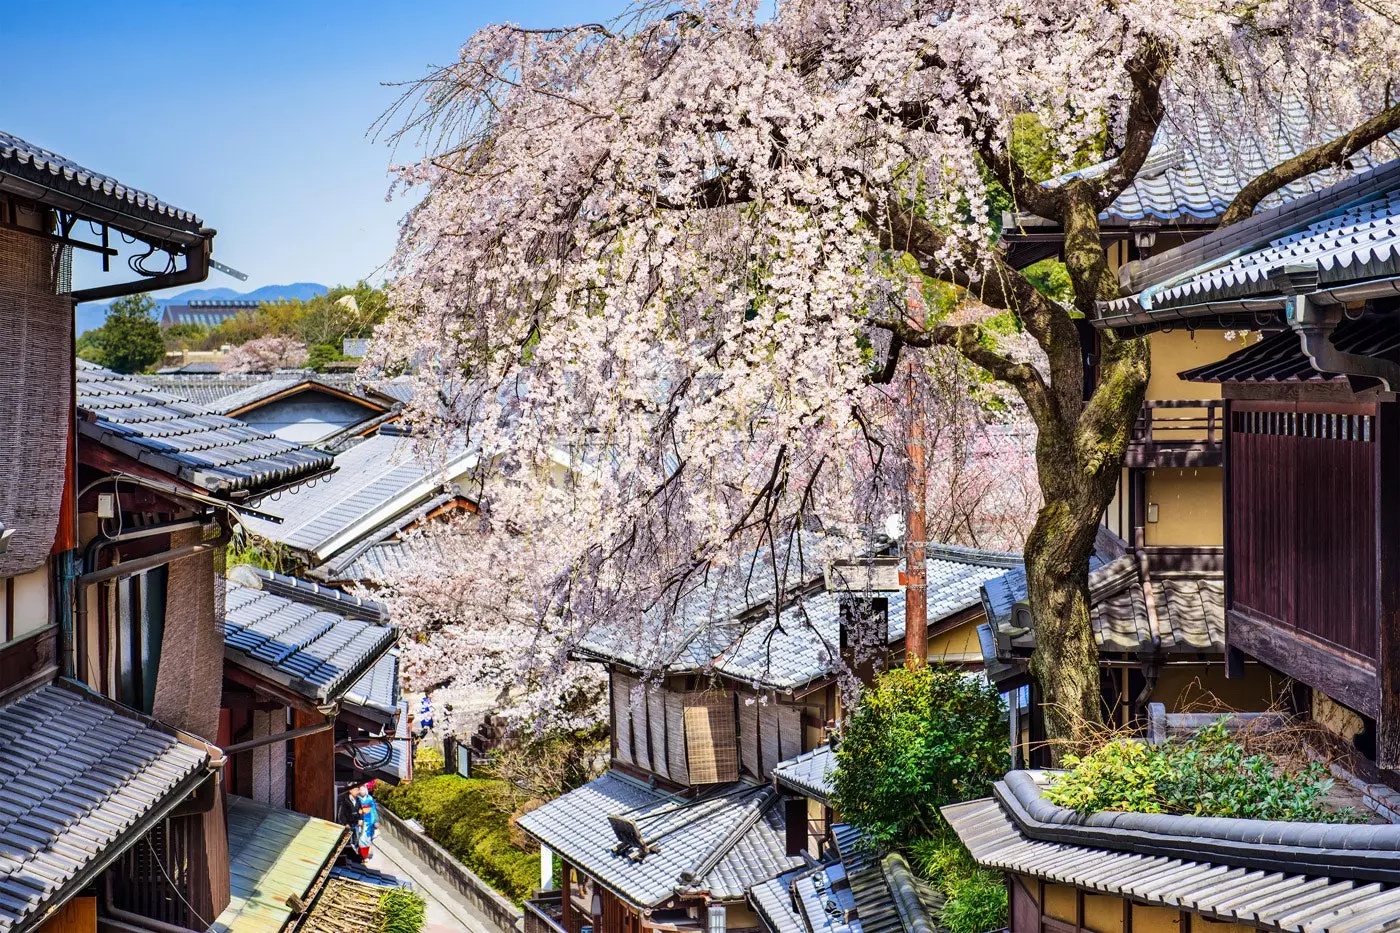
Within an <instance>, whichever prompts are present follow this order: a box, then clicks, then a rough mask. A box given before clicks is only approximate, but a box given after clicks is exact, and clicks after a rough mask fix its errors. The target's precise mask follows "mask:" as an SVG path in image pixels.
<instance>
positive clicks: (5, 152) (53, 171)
mask: <svg viewBox="0 0 1400 933" xmlns="http://www.w3.org/2000/svg"><path fill="white" fill-rule="evenodd" d="M0 174H10V175H14V176H16V177H17V178H22V179H24V180H25V181H29V182H31V183H34V184H39V185H43V186H45V187H58V188H60V189H62V190H64V191H66V192H68V193H71V194H73V195H75V196H77V197H80V198H82V199H83V200H85V201H88V202H90V203H93V204H97V205H100V206H102V207H105V208H108V209H109V210H115V211H118V212H120V213H122V214H126V215H129V216H132V217H135V218H139V219H142V220H148V219H154V220H158V221H159V222H160V223H162V224H168V225H171V226H173V227H176V228H178V229H180V230H184V231H187V232H197V231H198V230H199V227H200V221H199V218H198V217H196V216H195V215H194V214H193V213H191V212H189V211H185V210H181V209H180V208H178V207H173V206H171V205H169V204H167V203H165V202H164V201H162V200H160V199H159V198H157V197H155V196H154V195H151V194H147V193H146V192H144V191H141V190H138V189H136V188H132V187H130V186H128V185H124V184H122V183H121V182H119V181H117V180H116V179H115V178H112V177H110V176H108V175H103V174H101V173H100V172H94V171H92V170H91V169H86V168H83V167H82V166H81V165H79V164H78V163H76V162H74V161H73V160H72V159H66V158H64V157H63V156H61V155H58V154H57V153H54V152H50V151H49V150H47V149H44V148H42V147H40V146H36V145H35V144H34V143H31V142H27V141H25V140H23V139H20V138H19V137H18V136H14V135H12V134H10V133H4V132H0Z"/></svg>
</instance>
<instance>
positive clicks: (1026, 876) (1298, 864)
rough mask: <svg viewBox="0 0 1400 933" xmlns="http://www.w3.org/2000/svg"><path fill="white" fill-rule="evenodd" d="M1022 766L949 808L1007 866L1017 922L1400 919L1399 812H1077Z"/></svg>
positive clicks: (1061, 925)
mask: <svg viewBox="0 0 1400 933" xmlns="http://www.w3.org/2000/svg"><path fill="white" fill-rule="evenodd" d="M1047 779H1048V776H1047V775H1046V774H1045V773H1044V772H1037V771H1013V772H1011V773H1010V774H1007V775H1006V778H1005V780H1003V781H1000V782H998V783H997V784H996V786H995V794H994V796H992V797H987V798H983V799H981V800H973V801H969V802H967V803H960V804H954V805H952V806H948V807H944V808H943V811H942V812H943V816H944V817H945V818H946V819H947V821H948V823H949V825H951V826H952V828H953V830H954V832H956V833H957V834H958V837H959V838H960V839H962V841H963V842H964V843H965V844H966V845H967V848H968V850H969V851H970V852H971V853H972V857H973V858H974V859H976V860H977V862H978V863H979V864H981V865H983V866H985V867H988V868H993V869H998V870H1000V871H1003V872H1005V873H1006V884H1007V893H1008V900H1009V902H1010V916H1009V917H1008V923H1007V927H1006V930H1007V933H1204V931H1215V930H1222V931H1226V930H1239V931H1243V930H1273V931H1309V933H1362V931H1366V933H1372V931H1379V930H1391V929H1394V928H1395V925H1396V923H1397V922H1400V887H1396V884H1397V882H1400V826H1393V825H1384V826H1377V825H1365V824H1360V825H1357V824H1326V823H1284V822H1271V821H1266V820H1251V819H1224V818H1204V817H1193V816H1177V815H1172V814H1164V813H1120V812H1102V813H1090V814H1087V815H1085V814H1079V813H1075V812H1074V811H1072V810H1066V809H1065V808H1063V807H1059V806H1056V805H1055V804H1053V803H1051V802H1050V801H1048V800H1046V799H1045V798H1044V797H1042V796H1041V793H1042V790H1043V788H1044V787H1045V784H1046V781H1047Z"/></svg>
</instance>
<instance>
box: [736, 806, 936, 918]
mask: <svg viewBox="0 0 1400 933" xmlns="http://www.w3.org/2000/svg"><path fill="white" fill-rule="evenodd" d="M832 835H833V837H834V839H835V841H836V856H837V857H836V859H832V860H828V861H825V862H823V863H822V864H820V865H817V866H815V867H812V868H808V869H804V870H801V871H796V872H790V873H788V874H785V875H782V876H780V877H778V878H774V879H771V880H769V881H766V882H763V883H761V884H758V885H754V886H753V887H752V888H750V890H749V901H750V903H752V904H753V905H754V907H755V908H756V910H757V912H758V914H759V916H760V917H761V918H762V919H763V921H764V923H765V925H766V926H767V927H768V929H769V931H770V933H934V931H935V930H937V929H938V927H937V925H936V924H937V917H938V913H939V911H940V910H941V909H942V906H943V896H942V895H941V894H939V893H938V892H937V891H935V890H934V889H933V888H932V887H931V886H930V885H929V884H927V883H926V882H924V881H922V880H920V879H919V878H917V877H915V875H914V873H913V872H912V871H911V870H910V868H909V863H908V862H906V861H905V860H904V857H903V856H901V855H898V854H889V855H884V856H881V855H879V854H878V853H875V852H871V851H868V850H867V849H866V848H865V847H864V845H863V844H862V839H861V835H860V832H859V831H858V830H856V829H855V828H854V827H852V826H849V825H847V824H837V825H836V826H833V827H832Z"/></svg>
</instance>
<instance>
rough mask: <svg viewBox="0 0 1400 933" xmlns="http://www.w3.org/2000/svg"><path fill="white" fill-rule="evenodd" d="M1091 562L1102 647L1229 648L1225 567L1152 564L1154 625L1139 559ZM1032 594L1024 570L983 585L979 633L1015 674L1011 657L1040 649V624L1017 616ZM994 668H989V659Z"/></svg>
mask: <svg viewBox="0 0 1400 933" xmlns="http://www.w3.org/2000/svg"><path fill="white" fill-rule="evenodd" d="M1206 563H1210V562H1206ZM1090 566H1091V568H1092V569H1091V570H1090V573H1089V599H1090V605H1089V622H1090V625H1091V626H1092V627H1093V630H1094V640H1095V642H1096V643H1097V644H1098V647H1099V650H1100V651H1105V652H1112V653H1116V654H1139V653H1142V652H1149V653H1159V654H1168V655H1170V654H1193V655H1194V654H1220V653H1222V652H1223V651H1224V650H1225V580H1224V574H1223V573H1222V572H1221V570H1220V569H1219V568H1218V567H1215V566H1202V567H1200V568H1195V569H1192V568H1186V569H1176V570H1173V569H1154V570H1150V583H1151V588H1152V593H1153V600H1154V610H1155V615H1156V618H1157V621H1156V627H1155V628H1154V625H1153V621H1152V618H1151V616H1150V615H1149V613H1148V611H1147V601H1146V598H1145V595H1144V588H1143V581H1142V578H1141V575H1140V573H1139V570H1138V564H1137V558H1136V557H1134V556H1131V555H1125V556H1123V557H1119V558H1116V559H1114V560H1112V561H1108V562H1104V560H1103V558H1102V557H1098V558H1096V559H1093V560H1091V562H1090ZM1026 598H1027V588H1026V575H1025V569H1024V568H1018V569H1016V570H1014V571H1011V572H1010V573H1007V574H1005V575H1003V576H1001V577H998V578H996V579H994V580H990V581H988V582H987V583H986V584H984V585H983V596H982V599H983V604H984V605H985V606H986V609H987V620H988V628H987V631H986V632H985V633H984V632H981V631H979V633H978V637H979V639H980V640H981V641H982V642H983V644H982V651H983V654H984V656H986V655H987V654H988V651H989V649H993V648H994V649H995V655H994V657H995V659H996V660H997V661H998V662H1001V663H1000V664H999V665H998V668H999V669H1001V670H1002V672H1003V674H1007V673H1012V672H1013V669H1012V668H1009V667H1006V666H1005V665H1006V662H1009V661H1010V660H1012V659H1013V658H1014V657H1025V656H1027V655H1029V653H1030V652H1031V651H1032V650H1033V649H1034V648H1035V631H1034V629H1032V628H1030V627H1029V626H1024V625H1022V624H1021V621H1022V620H1028V619H1029V615H1028V614H1027V615H1025V616H1023V617H1021V618H1019V619H1018V618H1016V617H1015V606H1016V604H1017V603H1020V602H1023V601H1025V600H1026ZM989 636H994V637H989ZM988 670H989V674H990V673H991V670H990V660H989V669H988ZM993 679H997V678H996V677H995V676H994V677H993Z"/></svg>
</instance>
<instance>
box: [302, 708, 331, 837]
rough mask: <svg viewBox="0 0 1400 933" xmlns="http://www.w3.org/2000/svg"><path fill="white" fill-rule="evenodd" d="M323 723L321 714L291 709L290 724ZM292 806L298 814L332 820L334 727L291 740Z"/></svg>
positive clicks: (310, 724)
mask: <svg viewBox="0 0 1400 933" xmlns="http://www.w3.org/2000/svg"><path fill="white" fill-rule="evenodd" d="M322 722H325V718H324V717H323V716H322V715H321V714H320V713H307V712H303V711H302V710H293V711H292V726H293V728H294V729H302V728H307V727H311V726H315V725H317V724H319V723H322ZM292 758H293V764H292V806H293V808H294V809H295V810H296V811H297V812H298V813H305V814H306V815H307V816H314V817H318V818H320V819H323V820H330V821H331V822H335V730H334V729H327V730H325V731H323V732H317V733H314V734H312V735H307V736H305V737H303V738H299V739H294V740H293V741H292Z"/></svg>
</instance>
